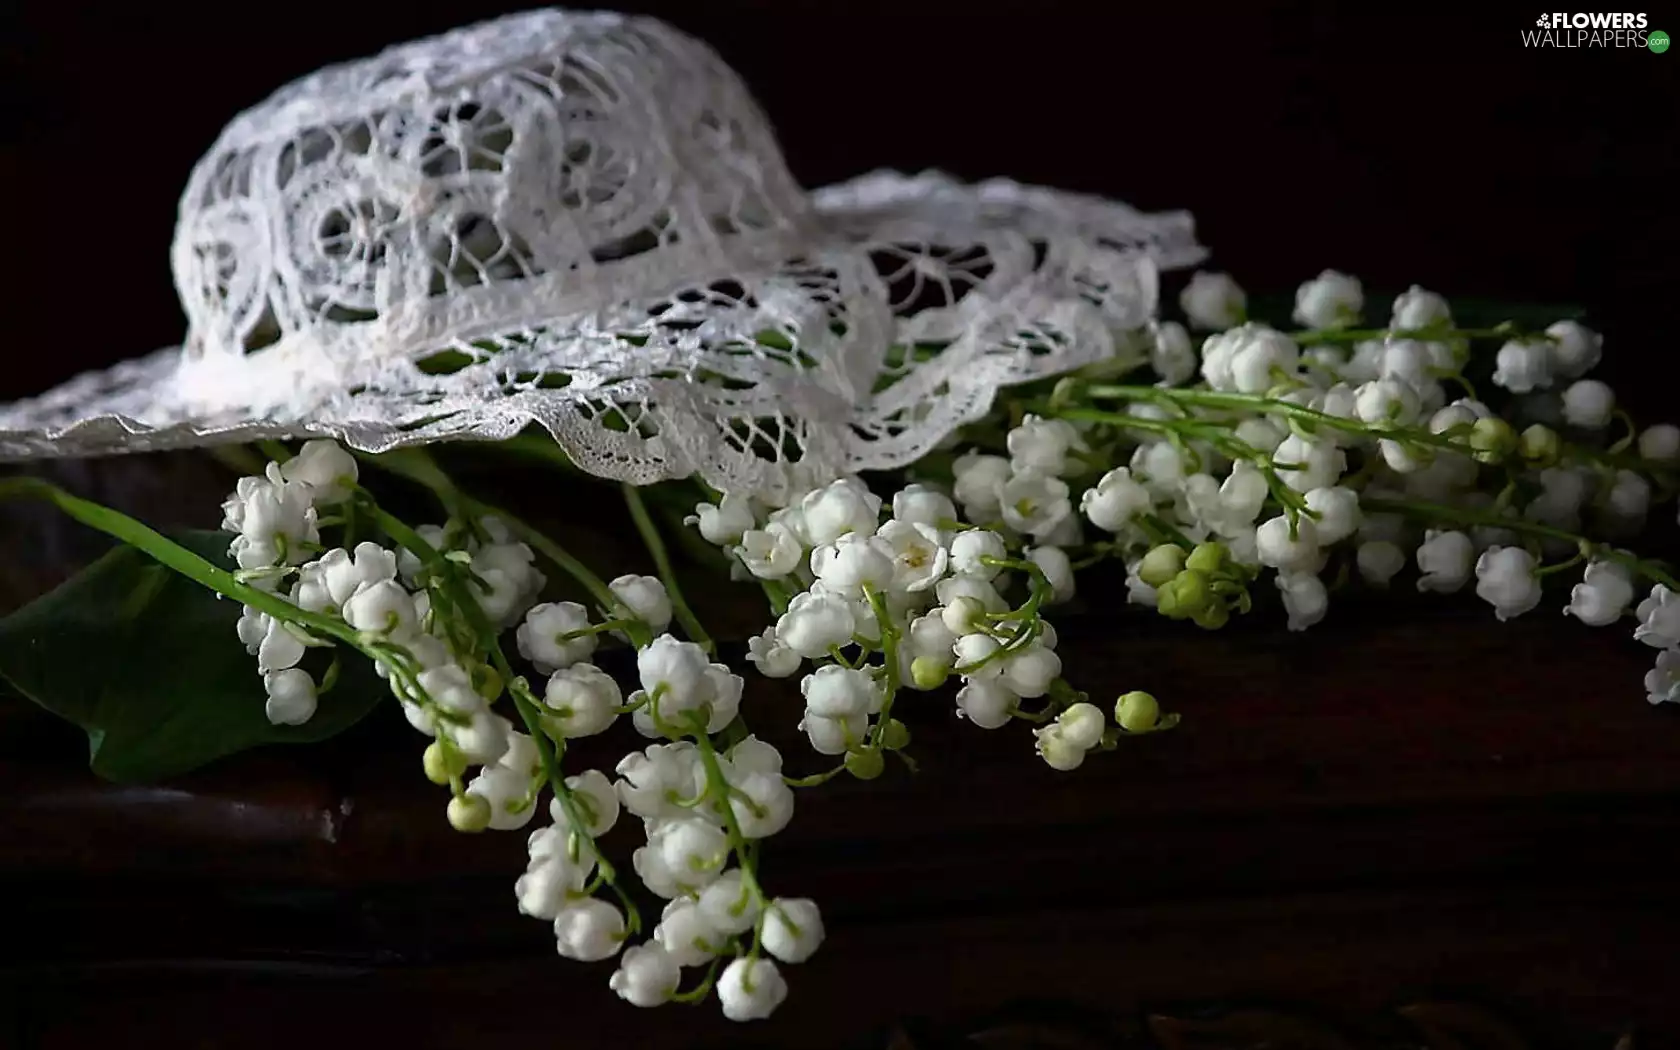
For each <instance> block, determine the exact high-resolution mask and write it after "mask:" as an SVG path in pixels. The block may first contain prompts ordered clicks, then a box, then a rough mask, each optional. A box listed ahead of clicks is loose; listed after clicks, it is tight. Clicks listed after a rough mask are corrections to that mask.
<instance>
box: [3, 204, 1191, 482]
mask: <svg viewBox="0 0 1680 1050" xmlns="http://www.w3.org/2000/svg"><path fill="white" fill-rule="evenodd" d="M812 200H813V205H814V209H815V211H816V214H817V216H818V218H819V224H818V225H819V227H820V229H821V230H822V233H821V234H820V235H818V236H816V237H814V238H812V240H811V243H810V244H809V246H808V249H806V250H801V251H798V252H796V253H794V254H792V255H790V256H789V257H788V258H786V259H784V260H782V261H781V262H780V263H779V264H775V265H770V266H765V267H762V268H761V269H759V270H757V271H755V272H740V273H734V274H730V275H727V276H726V278H725V279H722V280H720V279H718V278H717V276H716V275H708V276H707V278H706V279H704V280H690V281H683V280H681V279H678V280H675V281H674V282H673V286H672V287H671V288H670V289H669V294H666V295H663V296H659V297H655V298H654V299H651V300H650V299H649V298H647V297H638V298H636V299H634V300H627V301H624V302H620V303H616V304H611V305H609V306H607V307H605V308H603V309H598V310H593V311H590V312H589V313H587V314H586V315H582V316H580V315H577V314H571V315H568V316H565V317H552V316H538V315H533V316H530V317H528V318H524V317H522V318H520V319H519V323H517V324H512V325H505V326H503V327H502V328H501V329H499V330H497V331H494V332H488V333H485V332H479V333H474V334H473V335H472V336H471V337H470V338H468V337H465V336H462V335H455V336H452V337H449V338H446V339H440V340H439V341H438V342H437V344H436V345H435V346H434V347H433V348H432V350H431V352H429V353H423V354H420V355H411V356H408V357H404V358H400V359H396V360H386V361H383V362H381V363H380V367H379V369H378V370H377V371H375V372H373V373H371V374H367V375H363V376H358V377H357V381H356V382H354V383H353V384H350V385H344V386H335V387H332V388H328V389H318V390H310V391H309V392H308V394H307V395H305V396H291V397H282V396H280V395H282V394H285V393H287V391H285V390H283V389H279V388H284V387H286V386H288V384H289V385H291V386H292V387H293V388H294V389H299V388H302V387H304V386H307V378H308V377H307V376H304V375H301V374H290V375H288V374H273V375H265V376H261V383H260V386H262V387H264V388H266V389H267V391H268V393H269V394H270V395H272V396H270V397H269V398H268V399H267V403H262V402H261V401H259V400H257V399H254V398H253V397H252V396H251V395H250V391H251V390H252V389H253V388H252V386H251V384H250V382H249V380H250V379H251V377H250V376H245V377H243V378H244V380H245V382H244V383H243V385H241V384H230V385H229V386H228V391H229V392H230V393H229V394H228V396H227V397H226V398H225V399H224V403H217V401H216V395H215V392H214V389H213V390H212V394H211V396H210V397H209V399H208V400H207V398H206V396H205V394H204V391H203V390H202V389H199V390H197V391H188V390H187V389H186V384H185V383H184V381H183V376H182V369H181V361H182V355H181V352H180V350H179V348H168V349H164V350H160V351H157V352H155V353H153V354H150V355H148V356H145V357H141V358H138V359H134V360H130V361H125V362H123V363H121V364H119V365H117V366H115V367H113V368H110V369H107V370H104V371H100V372H93V373H88V374H85V375H82V376H79V377H77V378H75V379H73V380H71V381H69V382H67V383H65V384H63V385H62V386H59V387H58V388H56V389H54V390H51V391H49V392H48V393H46V394H44V395H41V396H39V397H36V398H32V399H29V400H26V401H22V402H17V403H14V404H11V405H7V406H0V459H4V460H24V459H38V458H48V457H87V456H102V455H111V454H117V453H125V452H141V451H152V450H163V449H177V448H190V447H200V446H210V445H216V444H227V443H237V442H248V441H254V440H261V439H291V438H304V437H332V438H335V439H337V440H339V441H341V442H343V443H344V444H346V445H348V446H350V447H352V448H355V449H359V450H362V451H366V452H383V451H387V450H390V449H393V448H397V447H401V446H408V445H419V444H427V443H431V442H438V441H446V440H491V441H494V440H503V439H506V438H509V437H511V436H513V435H515V434H517V433H519V432H520V431H522V430H524V429H526V428H527V427H530V426H531V425H533V424H535V425H538V426H541V427H542V428H543V429H544V430H546V431H547V432H548V433H549V434H551V435H552V436H553V438H554V440H555V441H556V442H557V443H558V444H559V445H560V447H561V448H562V449H564V450H565V451H566V453H567V454H568V455H569V456H571V457H572V459H573V460H574V461H575V462H576V463H577V465H578V466H579V467H580V468H581V469H583V470H586V471H589V472H590V473H593V474H596V475H600V476H602V477H607V478H612V479H616V480H624V481H629V482H633V483H649V482H653V481H658V480H663V479H670V478H679V477H687V476H690V475H694V474H698V475H700V476H701V477H703V478H704V479H705V480H706V481H708V482H709V483H710V484H712V485H714V486H715V487H718V488H721V489H726V490H734V491H751V492H757V493H763V494H768V495H771V496H773V495H774V494H775V493H777V492H779V491H785V490H786V489H787V488H788V487H790V486H798V485H803V484H810V483H813V482H815V481H817V480H821V479H823V478H825V477H829V476H833V475H835V474H838V473H853V472H857V471H863V470H871V469H890V468H894V467H899V466H903V465H905V464H907V463H909V462H912V461H914V460H915V459H917V458H919V457H921V456H922V455H924V454H926V453H927V452H928V451H929V450H931V449H932V448H933V447H935V446H936V445H937V444H938V443H939V442H941V441H942V440H944V439H945V438H946V437H947V436H948V435H950V434H951V433H952V432H953V431H954V430H956V429H957V428H958V427H960V426H962V425H963V424H965V423H969V422H972V421H974V420H976V419H978V418H979V417H980V416H982V415H984V414H985V412H986V411H987V410H988V409H989V408H990V407H991V405H992V403H993V399H994V397H995V395H996V393H997V391H998V390H999V389H1000V388H1002V387H1005V386H1009V385H1012V384H1018V383H1022V382H1027V381H1031V380H1034V379H1040V378H1044V377H1046V376H1052V375H1056V374H1059V373H1062V372H1065V371H1068V370H1071V369H1074V368H1077V367H1080V366H1083V365H1086V364H1089V363H1091V362H1093V361H1097V360H1102V359H1105V358H1108V357H1111V356H1113V355H1114V354H1116V353H1117V352H1120V351H1121V350H1122V349H1124V347H1123V345H1122V344H1123V341H1124V340H1125V339H1126V338H1127V336H1128V334H1129V333H1135V332H1136V331H1137V330H1139V329H1141V328H1142V327H1144V326H1145V325H1147V323H1148V322H1149V321H1150V319H1151V318H1152V317H1153V316H1154V312H1155V308H1156V302H1157V283H1156V278H1157V271H1158V270H1159V269H1171V268H1177V267H1185V266H1190V265H1194V264H1195V263H1197V262H1199V261H1200V260H1201V259H1202V258H1203V257H1204V256H1205V254H1206V253H1205V251H1204V250H1203V249H1202V248H1201V247H1200V246H1199V245H1198V244H1197V243H1196V240H1195V236H1194V229H1193V225H1192V221H1191V218H1190V216H1189V215H1188V214H1186V213H1182V212H1175V213H1162V214H1145V213H1141V212H1138V211H1136V210H1134V209H1132V208H1130V207H1128V206H1126V205H1123V204H1120V203H1117V202H1114V201H1109V200H1104V199H1101V198H1096V197H1089V196H1084V195H1079V194H1072V193H1065V192H1061V191H1055V190H1048V189H1041V188H1037V187H1028V186H1022V185H1020V184H1017V183H1014V182H1008V181H1003V180H998V181H992V182H986V183H981V184H977V185H975V184H963V183H959V182H957V181H956V180H953V179H951V178H949V177H948V176H945V175H943V174H940V173H932V172H930V173H924V174H921V175H917V176H904V175H900V174H897V173H893V172H876V173H873V174H870V175H866V176H863V177H861V178H858V179H854V180H851V181H849V182H846V183H842V184H838V185H835V186H830V187H827V188H824V189H820V190H818V191H816V192H815V193H814V194H813V195H812ZM802 247H804V246H802ZM533 313H534V314H535V311H533ZM260 357H261V351H257V352H255V353H253V354H251V355H249V357H248V358H247V362H249V363H250V364H252V366H253V368H252V371H253V373H255V372H257V369H256V368H255V365H256V364H257V363H258V362H256V361H255V359H257V358H260ZM242 364H244V363H242ZM292 367H294V368H295V367H297V366H296V365H295V364H294V365H292ZM242 370H243V369H242ZM200 379H202V377H200ZM200 385H201V386H202V383H200ZM212 386H214V385H213V384H212ZM239 391H244V392H243V393H239Z"/></svg>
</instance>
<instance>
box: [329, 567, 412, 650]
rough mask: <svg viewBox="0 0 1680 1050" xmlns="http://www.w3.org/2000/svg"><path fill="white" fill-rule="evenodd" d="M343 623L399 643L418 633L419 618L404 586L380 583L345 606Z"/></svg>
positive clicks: (359, 590) (363, 590) (367, 588)
mask: <svg viewBox="0 0 1680 1050" xmlns="http://www.w3.org/2000/svg"><path fill="white" fill-rule="evenodd" d="M344 621H345V622H346V623H348V624H349V625H350V626H352V627H354V628H355V629H356V630H358V631H365V632H367V633H369V634H378V635H383V636H384V637H386V638H389V639H391V640H393V641H400V640H402V639H405V638H407V637H409V636H410V635H412V634H414V633H416V632H417V631H418V630H419V627H420V614H419V611H418V610H417V609H416V608H415V606H414V598H413V596H412V595H410V594H409V593H408V592H407V591H406V590H404V589H403V585H402V584H400V583H398V582H397V581H396V580H380V581H379V582H378V583H371V584H368V585H366V586H364V587H362V588H360V589H358V590H357V591H356V593H355V594H353V595H351V596H350V600H349V601H347V602H345V603H344Z"/></svg>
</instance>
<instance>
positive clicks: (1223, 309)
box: [1178, 271, 1248, 331]
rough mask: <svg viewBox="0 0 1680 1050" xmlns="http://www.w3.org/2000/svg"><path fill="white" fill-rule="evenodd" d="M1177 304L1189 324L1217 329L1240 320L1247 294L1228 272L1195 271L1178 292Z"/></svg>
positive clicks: (1246, 304)
mask: <svg viewBox="0 0 1680 1050" xmlns="http://www.w3.org/2000/svg"><path fill="white" fill-rule="evenodd" d="M1178 305H1179V308H1180V309H1181V310H1183V311H1184V316H1185V317H1187V318H1189V320H1190V324H1191V325H1193V326H1194V327H1196V328H1202V329H1212V330H1215V331H1217V330H1219V329H1224V328H1230V327H1233V326H1234V325H1239V324H1242V321H1243V315H1244V314H1245V313H1246V312H1247V311H1248V296H1247V295H1245V294H1243V290H1242V289H1241V288H1240V287H1238V285H1237V282H1236V281H1234V280H1232V279H1231V278H1230V276H1229V275H1228V274H1223V273H1208V272H1206V271H1197V272H1196V273H1195V274H1194V275H1192V276H1191V278H1190V283H1189V284H1187V285H1185V287H1184V291H1182V292H1180V293H1179V296H1178Z"/></svg>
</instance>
